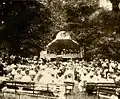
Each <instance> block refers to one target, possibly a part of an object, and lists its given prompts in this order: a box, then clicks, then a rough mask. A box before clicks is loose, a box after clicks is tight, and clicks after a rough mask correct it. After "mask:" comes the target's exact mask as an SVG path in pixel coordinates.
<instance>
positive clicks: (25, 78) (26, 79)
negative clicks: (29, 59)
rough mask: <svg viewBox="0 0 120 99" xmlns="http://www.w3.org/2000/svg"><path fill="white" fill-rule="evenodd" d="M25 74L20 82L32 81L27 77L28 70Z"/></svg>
mask: <svg viewBox="0 0 120 99" xmlns="http://www.w3.org/2000/svg"><path fill="white" fill-rule="evenodd" d="M25 74H26V75H25V76H23V77H22V79H21V81H23V82H31V81H32V80H31V77H30V75H29V70H26V71H25Z"/></svg>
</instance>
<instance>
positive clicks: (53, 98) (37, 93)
mask: <svg viewBox="0 0 120 99" xmlns="http://www.w3.org/2000/svg"><path fill="white" fill-rule="evenodd" d="M3 83H4V86H5V87H4V88H3V89H2V93H3V96H4V97H5V96H10V95H9V94H12V96H14V95H15V96H17V97H18V96H19V97H22V98H16V97H15V99H24V98H23V96H25V95H27V96H31V97H33V96H34V97H44V98H45V99H58V97H59V93H61V92H62V93H63V95H64V94H65V93H67V92H68V91H69V93H71V92H72V90H73V87H74V83H71V82H65V83H64V84H54V83H48V84H42V83H40V84H39V85H36V84H35V82H21V81H4V82H3ZM44 98H41V99H44ZM4 99H7V98H4ZM33 99H34V98H33ZM35 99H36V98H35Z"/></svg>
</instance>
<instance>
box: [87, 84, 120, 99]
mask: <svg viewBox="0 0 120 99" xmlns="http://www.w3.org/2000/svg"><path fill="white" fill-rule="evenodd" d="M89 86H92V87H91V89H90V90H89V91H90V92H92V93H95V94H96V95H97V96H98V99H100V97H105V98H109V97H110V96H111V95H112V94H114V93H115V92H116V91H115V90H116V88H120V85H116V83H87V84H86V89H87V87H89ZM86 91H87V90H86Z"/></svg>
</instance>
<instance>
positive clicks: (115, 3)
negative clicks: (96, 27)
mask: <svg viewBox="0 0 120 99" xmlns="http://www.w3.org/2000/svg"><path fill="white" fill-rule="evenodd" d="M118 5H119V1H118V0H114V1H112V10H113V11H114V12H118V11H119V7H118Z"/></svg>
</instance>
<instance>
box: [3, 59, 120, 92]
mask: <svg viewBox="0 0 120 99" xmlns="http://www.w3.org/2000/svg"><path fill="white" fill-rule="evenodd" d="M26 60H27V63H25V64H20V63H19V64H11V65H6V64H5V63H2V62H1V64H2V66H3V71H6V72H5V73H4V72H3V76H4V77H8V78H9V80H15V81H23V82H24V81H26V82H31V81H33V82H35V83H36V85H38V86H39V85H41V83H42V84H47V83H55V84H64V82H65V81H67V82H74V83H78V84H79V86H78V87H79V91H85V88H84V84H85V82H111V83H113V82H117V81H119V80H120V63H119V62H117V61H113V60H108V59H95V60H92V61H89V62H88V61H85V60H77V59H76V60H71V59H70V60H68V61H66V62H62V61H60V62H59V63H58V62H57V63H56V62H55V61H53V62H52V61H50V60H49V61H43V60H42V59H40V60H39V61H36V60H34V59H33V60H31V59H29V58H27V59H26ZM36 88H37V87H36Z"/></svg>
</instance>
